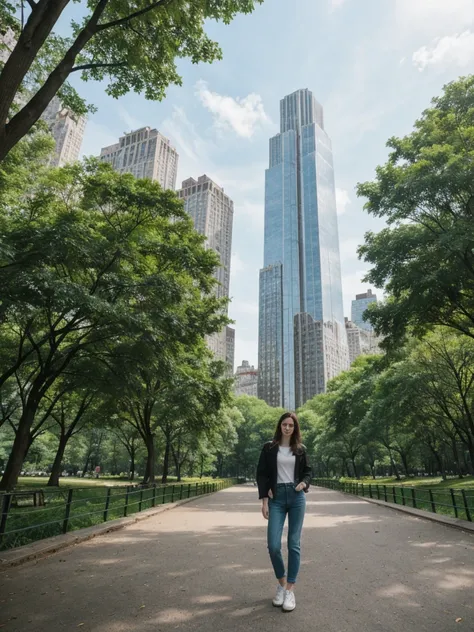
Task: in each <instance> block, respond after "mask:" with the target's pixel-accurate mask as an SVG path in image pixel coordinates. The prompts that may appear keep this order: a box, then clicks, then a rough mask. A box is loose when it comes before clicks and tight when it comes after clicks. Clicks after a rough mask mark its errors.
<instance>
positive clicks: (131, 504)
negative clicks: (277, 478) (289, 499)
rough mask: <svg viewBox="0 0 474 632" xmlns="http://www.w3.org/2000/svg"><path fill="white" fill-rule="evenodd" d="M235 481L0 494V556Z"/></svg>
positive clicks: (225, 485)
mask: <svg viewBox="0 0 474 632" xmlns="http://www.w3.org/2000/svg"><path fill="white" fill-rule="evenodd" d="M235 483H236V480H235V479H225V480H219V481H212V482H208V481H204V482H199V483H179V484H174V485H152V486H146V487H145V486H140V485H133V486H132V485H129V486H114V487H93V486H91V487H82V488H69V489H61V488H59V489H57V488H51V489H49V488H45V489H31V490H21V491H16V492H8V493H2V494H0V507H1V514H0V551H1V550H5V549H11V548H15V547H18V546H21V545H23V544H28V543H29V542H33V541H36V540H42V539H44V538H47V537H51V536H54V535H60V534H61V533H67V532H68V531H73V530H76V529H83V528H84V527H90V526H93V525H96V524H100V523H102V522H106V521H108V520H114V519H116V518H122V517H126V516H129V515H131V514H133V513H137V512H140V511H144V510H145V509H151V508H152V507H156V506H157V505H163V504H166V503H172V502H175V501H177V500H184V499H186V498H193V497H196V496H202V495H203V494H208V493H212V492H217V491H219V490H221V489H225V488H227V487H230V486H231V485H234V484H235Z"/></svg>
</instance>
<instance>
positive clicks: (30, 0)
mask: <svg viewBox="0 0 474 632" xmlns="http://www.w3.org/2000/svg"><path fill="white" fill-rule="evenodd" d="M26 1H27V2H28V4H29V5H30V7H31V9H32V10H34V9H35V8H36V4H37V3H36V2H34V0H26Z"/></svg>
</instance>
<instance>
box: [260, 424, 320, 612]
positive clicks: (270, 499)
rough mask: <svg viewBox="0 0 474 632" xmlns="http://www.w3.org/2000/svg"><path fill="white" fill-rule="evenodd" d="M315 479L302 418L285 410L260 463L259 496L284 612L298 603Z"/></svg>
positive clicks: (277, 602) (276, 602) (279, 602)
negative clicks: (303, 538)
mask: <svg viewBox="0 0 474 632" xmlns="http://www.w3.org/2000/svg"><path fill="white" fill-rule="evenodd" d="M310 481H311V466H310V465H309V463H308V459H307V456H306V448H305V447H304V445H303V443H302V440H301V432H300V426H299V423H298V418H297V417H296V415H295V414H294V413H290V412H288V413H285V414H284V415H282V416H281V417H280V419H279V421H278V424H277V427H276V430H275V436H274V438H273V441H269V442H268V443H266V444H265V445H264V446H263V449H262V452H261V454H260V459H259V462H258V467H257V484H258V497H259V498H260V499H262V514H263V517H264V518H265V519H266V520H268V531H267V541H268V551H269V553H270V559H271V561H272V564H273V569H274V571H275V576H276V578H277V580H278V584H279V585H278V587H277V592H276V595H275V598H274V599H273V602H272V603H273V605H274V606H282V607H283V611H284V612H291V611H292V610H294V609H295V607H296V599H295V593H294V590H293V588H294V585H295V583H296V579H297V576H298V571H299V568H300V548H301V547H300V541H301V530H302V527H303V520H304V515H305V511H306V498H305V492H307V491H308V488H309V485H310ZM287 514H288V575H286V573H285V564H284V562H283V557H282V554H281V537H282V533H283V525H284V524H285V519H286V515H287Z"/></svg>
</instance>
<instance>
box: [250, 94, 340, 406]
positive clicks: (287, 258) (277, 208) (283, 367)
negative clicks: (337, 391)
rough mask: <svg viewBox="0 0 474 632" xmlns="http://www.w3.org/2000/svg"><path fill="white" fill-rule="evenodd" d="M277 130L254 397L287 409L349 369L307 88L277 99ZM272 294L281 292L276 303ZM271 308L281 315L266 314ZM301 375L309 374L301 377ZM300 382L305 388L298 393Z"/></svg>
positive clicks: (321, 160) (333, 232) (324, 151)
mask: <svg viewBox="0 0 474 632" xmlns="http://www.w3.org/2000/svg"><path fill="white" fill-rule="evenodd" d="M280 129H281V132H280V133H279V134H277V135H276V136H275V137H273V138H271V139H270V156H269V168H268V169H267V171H266V179H265V237H264V239H265V243H264V266H265V268H264V270H262V272H261V274H260V322H259V327H260V329H259V397H261V398H262V399H265V400H266V401H267V402H268V403H269V404H271V405H278V406H284V407H286V408H288V409H293V408H295V407H296V406H297V405H301V404H302V403H303V401H301V400H302V399H304V398H306V399H308V398H309V397H311V396H312V395H314V394H316V392H321V391H322V390H324V389H325V385H326V382H327V379H330V377H333V376H334V374H337V373H338V372H339V371H340V370H343V369H345V368H346V367H347V366H348V352H347V340H346V335H345V327H344V316H343V304H342V284H341V269H340V257H339V237H338V227H337V214H336V196H335V187H334V172H333V164H332V149H331V141H330V139H329V137H328V136H327V134H326V132H325V131H324V129H323V109H322V107H321V105H320V104H319V103H318V102H317V101H316V100H315V99H314V97H313V95H312V93H311V92H310V91H309V90H298V91H297V92H295V93H293V94H291V95H289V96H287V97H285V98H284V99H283V100H282V101H281V104H280ZM274 266H278V267H280V268H281V271H280V278H281V288H276V285H275V283H274V282H273V281H272V282H269V280H268V274H269V271H270V270H273V267H274ZM275 291H278V292H280V293H281V297H280V299H279V300H280V302H281V306H280V304H279V302H278V300H276V299H275V297H274V296H272V293H273V292H275ZM273 309H275V310H280V311H279V313H278V314H276V313H275V314H272V315H271V316H270V315H269V310H273ZM263 314H265V316H263ZM295 319H296V320H295ZM267 323H272V325H271V327H272V329H271V331H269V330H268V329H267ZM278 323H281V325H280V324H278ZM318 323H319V324H318ZM295 325H296V330H295ZM276 327H280V329H277V330H276V329H275V328H276ZM305 336H306V337H307V338H305ZM308 336H309V337H308ZM273 337H276V338H277V339H278V340H279V341H280V342H279V345H280V346H279V345H277V344H274V343H273ZM326 338H327V340H326ZM330 338H331V340H330ZM316 340H318V343H317V344H316ZM328 350H329V351H328ZM334 350H335V357H332V354H333V351H334ZM274 354H278V357H274ZM328 354H331V357H329V355H328ZM272 371H278V374H277V375H272V374H271V372H272ZM306 373H308V376H309V375H311V376H312V377H310V378H309V379H308V380H305V374H306ZM303 382H305V383H306V384H307V385H311V386H306V387H305V388H304V389H303V388H302V386H301V385H302V383H303ZM275 383H278V384H279V385H280V389H281V391H280V394H279V400H278V401H276V400H275V389H273V390H272V393H270V391H269V387H270V385H273V384H275ZM321 385H322V386H321ZM314 389H316V391H315V392H312V390H314ZM305 401H306V400H305Z"/></svg>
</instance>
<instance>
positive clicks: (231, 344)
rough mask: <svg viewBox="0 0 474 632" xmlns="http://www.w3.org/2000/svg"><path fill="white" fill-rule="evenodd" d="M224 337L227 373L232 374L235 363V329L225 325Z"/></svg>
mask: <svg viewBox="0 0 474 632" xmlns="http://www.w3.org/2000/svg"><path fill="white" fill-rule="evenodd" d="M225 337H226V358H225V361H226V363H227V366H228V367H229V368H228V371H229V375H231V376H232V375H234V363H235V329H234V328H233V327H229V326H228V325H227V327H226V329H225Z"/></svg>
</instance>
